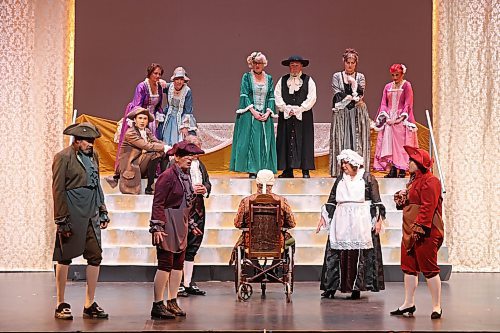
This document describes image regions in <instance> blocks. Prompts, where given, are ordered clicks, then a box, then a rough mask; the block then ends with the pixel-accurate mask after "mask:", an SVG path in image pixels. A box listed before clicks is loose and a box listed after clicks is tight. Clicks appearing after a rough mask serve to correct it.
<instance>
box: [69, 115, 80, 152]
mask: <svg viewBox="0 0 500 333" xmlns="http://www.w3.org/2000/svg"><path fill="white" fill-rule="evenodd" d="M77 114H78V110H77V109H74V110H73V116H72V117H71V125H73V124H74V123H76V115H77ZM73 140H75V137H74V136H70V137H69V145H70V146H71V145H72V144H73Z"/></svg>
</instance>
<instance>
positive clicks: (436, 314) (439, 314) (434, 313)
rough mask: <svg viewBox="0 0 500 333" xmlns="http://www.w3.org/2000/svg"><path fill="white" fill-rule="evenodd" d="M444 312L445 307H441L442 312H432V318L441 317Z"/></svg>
mask: <svg viewBox="0 0 500 333" xmlns="http://www.w3.org/2000/svg"><path fill="white" fill-rule="evenodd" d="M442 314H443V309H442V308H441V311H440V312H437V311H433V312H432V313H431V319H441V315H442Z"/></svg>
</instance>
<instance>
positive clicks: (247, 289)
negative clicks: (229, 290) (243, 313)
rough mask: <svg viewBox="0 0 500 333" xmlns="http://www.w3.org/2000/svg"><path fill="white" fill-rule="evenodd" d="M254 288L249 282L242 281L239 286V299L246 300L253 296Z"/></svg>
mask: <svg viewBox="0 0 500 333" xmlns="http://www.w3.org/2000/svg"><path fill="white" fill-rule="evenodd" d="M252 294H253V289H252V286H251V285H250V284H249V283H242V284H241V285H240V287H239V288H238V299H239V300H240V301H246V300H248V299H249V298H250V296H252Z"/></svg>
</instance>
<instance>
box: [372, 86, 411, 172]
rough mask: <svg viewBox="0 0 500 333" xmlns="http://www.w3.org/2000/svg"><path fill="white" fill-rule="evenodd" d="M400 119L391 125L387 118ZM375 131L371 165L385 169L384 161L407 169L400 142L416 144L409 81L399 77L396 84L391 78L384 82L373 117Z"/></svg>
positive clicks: (386, 163) (405, 144)
mask: <svg viewBox="0 0 500 333" xmlns="http://www.w3.org/2000/svg"><path fill="white" fill-rule="evenodd" d="M401 116H403V117H404V120H403V121H402V122H400V123H398V124H393V125H392V126H389V125H387V120H389V119H391V120H396V119H397V118H399V117H401ZM375 130H376V131H378V136H377V145H376V148H375V159H374V162H373V168H374V169H375V170H385V169H386V167H387V165H388V163H390V164H392V165H393V166H394V167H396V168H397V169H400V170H408V154H407V153H406V151H405V150H404V149H403V146H410V147H415V148H418V138H417V125H415V118H414V116H413V89H412V87H411V84H410V82H409V81H406V80H403V82H402V84H401V86H400V87H398V86H397V85H396V84H395V83H394V82H390V83H388V84H386V86H385V87H384V92H383V94H382V101H381V102H380V109H379V111H378V114H377V118H376V119H375Z"/></svg>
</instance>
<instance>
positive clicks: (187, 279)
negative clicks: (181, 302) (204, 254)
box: [184, 261, 194, 287]
mask: <svg viewBox="0 0 500 333" xmlns="http://www.w3.org/2000/svg"><path fill="white" fill-rule="evenodd" d="M193 269H194V261H184V286H186V287H189V285H190V284H191V278H192V277H193Z"/></svg>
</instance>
